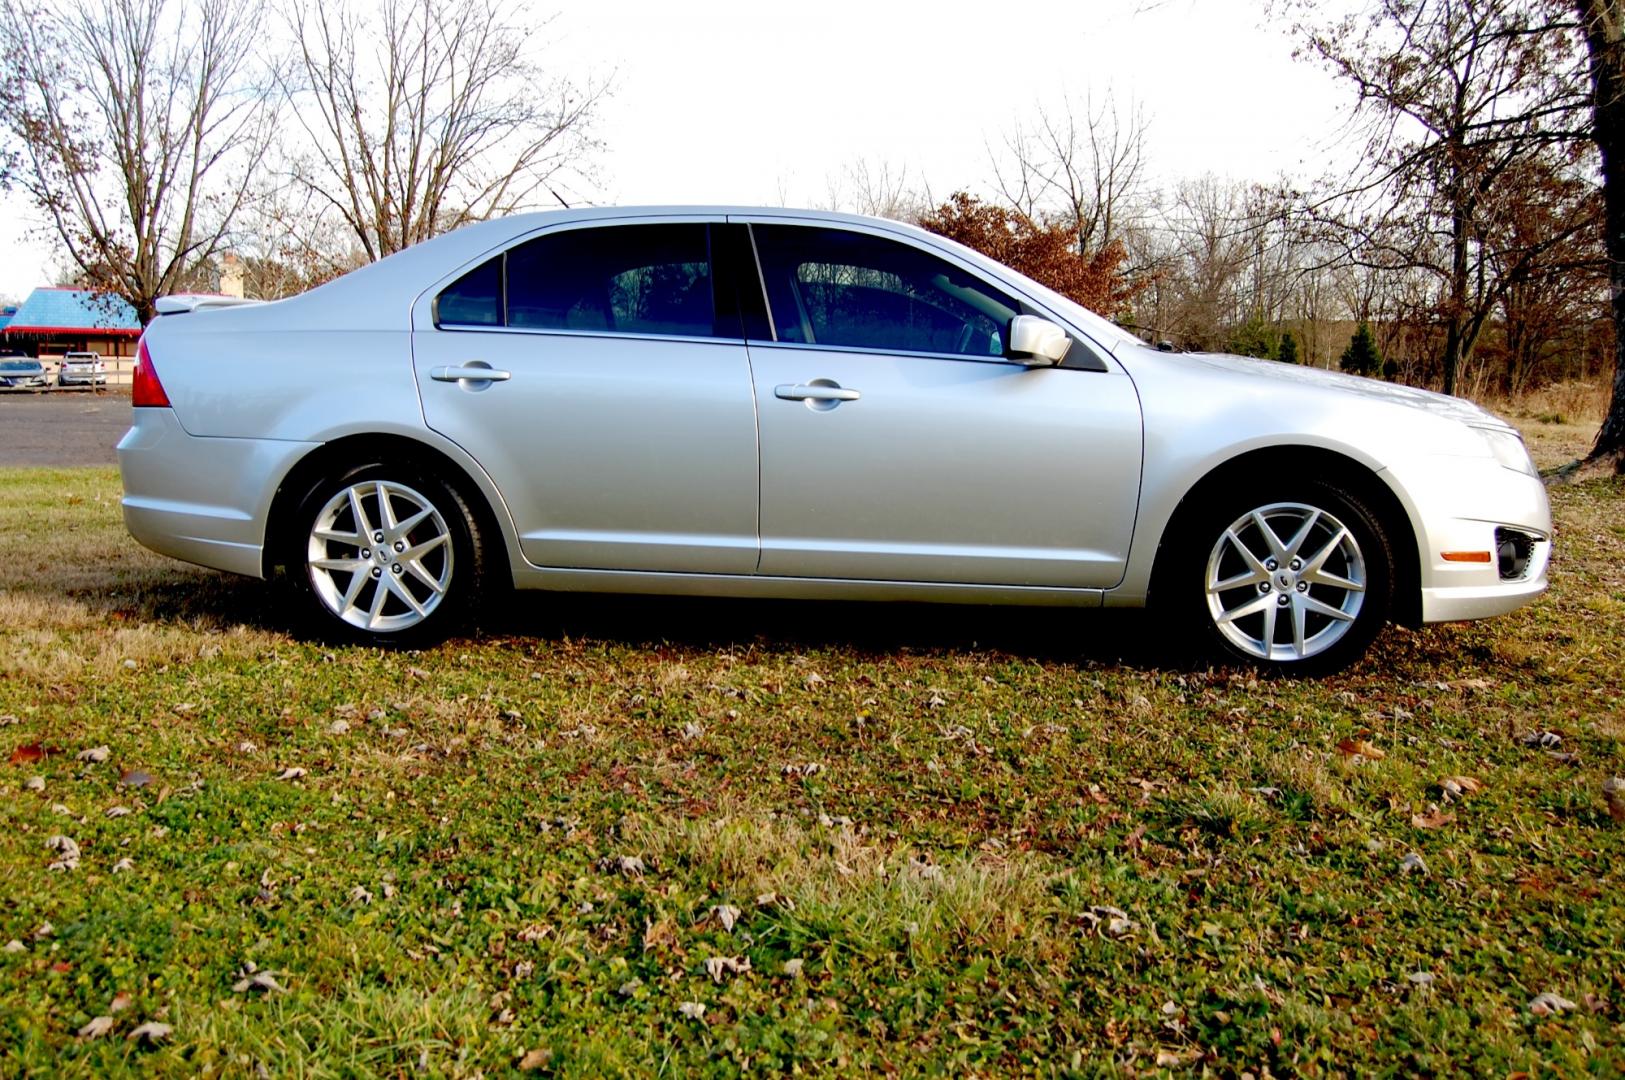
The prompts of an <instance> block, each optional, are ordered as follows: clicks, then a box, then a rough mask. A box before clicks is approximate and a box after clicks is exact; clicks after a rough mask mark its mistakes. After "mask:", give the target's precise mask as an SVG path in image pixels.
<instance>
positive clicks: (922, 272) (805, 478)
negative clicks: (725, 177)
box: [750, 220, 1141, 588]
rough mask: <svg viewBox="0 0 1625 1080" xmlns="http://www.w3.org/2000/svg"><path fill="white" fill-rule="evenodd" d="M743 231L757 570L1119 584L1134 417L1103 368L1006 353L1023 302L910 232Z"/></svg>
mask: <svg viewBox="0 0 1625 1080" xmlns="http://www.w3.org/2000/svg"><path fill="white" fill-rule="evenodd" d="M752 237H753V240H754V248H755V251H756V253H757V256H758V261H759V264H760V271H761V275H762V281H763V289H764V292H765V295H766V298H767V306H768V309H769V311H770V313H771V316H772V326H771V328H770V331H769V335H767V336H769V337H771V340H753V341H751V342H750V354H751V364H752V369H753V372H754V377H755V383H756V407H757V412H758V416H759V424H760V428H761V460H762V466H761V471H762V475H761V490H762V499H761V536H762V557H761V563H760V570H759V572H760V573H762V574H767V575H783V576H794V577H816V578H852V579H865V580H898V581H924V582H963V583H975V584H995V585H1027V586H1048V587H1080V588H1107V587H1110V586H1113V585H1116V584H1117V583H1118V582H1119V581H1120V580H1121V579H1122V576H1123V571H1124V565H1125V563H1126V561H1127V557H1128V549H1129V541H1130V539H1131V537H1132V535H1133V530H1134V515H1135V510H1136V506H1137V501H1138V495H1139V482H1140V459H1141V428H1140V408H1139V400H1138V397H1137V396H1136V394H1135V391H1134V387H1133V384H1132V383H1131V381H1130V380H1129V378H1128V377H1127V376H1126V375H1125V374H1123V372H1122V371H1121V370H1120V369H1119V368H1117V367H1116V365H1115V364H1107V363H1106V362H1105V361H1103V360H1101V359H1100V358H1099V357H1097V356H1094V355H1093V354H1085V353H1084V352H1081V351H1080V352H1078V353H1076V354H1075V355H1071V356H1069V362H1072V363H1073V364H1075V366H1063V367H1027V366H1023V365H1022V364H1020V363H1017V362H1015V361H1012V360H1009V359H1006V357H1005V355H1004V354H1005V350H1006V339H1007V334H1008V330H1009V323H1010V320H1011V318H1013V317H1014V316H1015V315H1017V314H1021V313H1032V312H1033V310H1034V309H1033V308H1032V306H1031V305H1029V304H1025V303H1023V302H1021V301H1020V300H1018V299H1017V298H1015V297H1013V296H1012V295H1010V294H1009V292H1007V291H1006V290H1004V289H1001V288H1000V287H999V286H997V285H996V284H994V283H991V282H989V281H988V280H986V279H985V277H983V276H981V275H980V274H978V273H975V272H972V271H971V270H970V269H969V268H968V267H966V266H963V265H960V264H957V263H955V262H953V261H951V260H950V259H949V258H948V257H946V256H945V255H944V254H942V253H938V252H934V251H932V250H929V249H927V248H926V247H925V246H923V245H921V244H918V243H916V242H913V241H911V240H905V239H903V238H901V237H897V236H893V235H887V234H884V233H882V232H880V231H878V230H874V229H866V228H862V227H859V226H844V225H843V226H841V227H831V226H829V225H828V224H824V225H814V224H787V223H784V222H782V221H777V222H775V221H769V220H762V221H757V222H754V223H753V224H752ZM1072 349H1074V350H1085V349H1087V346H1085V345H1084V344H1083V343H1082V342H1081V341H1075V342H1074V344H1073V346H1072ZM1078 361H1084V363H1081V364H1079V363H1077V362H1078ZM1100 369H1105V370H1100Z"/></svg>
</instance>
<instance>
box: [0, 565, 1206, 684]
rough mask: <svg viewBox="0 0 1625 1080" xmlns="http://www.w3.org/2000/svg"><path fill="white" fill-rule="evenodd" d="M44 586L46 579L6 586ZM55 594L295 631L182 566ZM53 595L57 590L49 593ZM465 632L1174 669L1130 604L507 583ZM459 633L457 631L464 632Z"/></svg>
mask: <svg viewBox="0 0 1625 1080" xmlns="http://www.w3.org/2000/svg"><path fill="white" fill-rule="evenodd" d="M17 584H18V585H20V586H21V588H22V589H23V590H25V591H33V592H40V591H46V585H45V583H35V584H33V585H30V584H26V583H20V582H19V583H17ZM62 584H66V585H67V588H66V589H65V590H63V591H65V592H66V593H67V595H68V596H69V597H70V598H72V599H73V600H74V601H76V602H77V603H80V604H83V605H84V606H85V608H86V609H87V610H88V611H89V612H91V613H92V614H97V615H102V616H104V617H106V618H108V619H109V620H112V621H116V622H120V623H126V624H127V623H131V622H152V623H170V624H175V623H180V624H185V625H187V626H190V627H193V628H196V629H198V630H202V631H210V630H214V631H224V630H229V629H231V628H233V627H236V626H247V627H250V628H253V629H256V630H261V631H265V632H268V633H273V634H279V635H287V636H291V637H295V638H300V637H303V636H305V633H304V630H303V627H302V623H301V620H300V619H299V617H298V613H297V611H296V609H295V608H294V606H293V599H292V597H291V594H290V590H289V589H288V587H287V584H286V582H285V581H284V580H282V579H281V578H280V577H279V578H275V579H272V580H267V581H260V580H255V579H252V578H241V577H234V576H232V575H228V574H217V573H214V572H211V571H206V570H191V569H184V568H175V569H172V570H171V569H169V568H164V569H162V570H155V571H147V572H143V573H139V574H125V575H118V574H107V575H105V576H104V574H94V575H91V576H89V577H88V578H81V579H80V580H78V581H75V582H72V583H58V586H59V588H60V586H61V585H62ZM59 595H60V593H59ZM476 622H477V624H478V625H477V630H476V631H475V633H474V635H473V638H472V640H473V641H475V642H478V641H480V640H482V639H484V640H487V641H491V640H495V639H500V638H512V637H520V638H527V639H532V640H536V641H546V640H558V639H562V638H569V639H571V640H573V641H577V642H581V641H597V642H602V643H605V644H619V645H623V646H628V647H632V648H647V649H653V648H661V647H672V646H680V647H686V648H695V649H722V648H746V647H749V648H755V649H769V650H777V651H804V650H808V649H844V650H848V651H852V652H855V653H859V654H869V655H877V656H878V655H889V654H895V653H920V654H953V653H1004V654H1009V655H1012V656H1017V657H1023V658H1027V659H1032V660H1035V661H1045V662H1051V663H1055V662H1065V663H1089V662H1093V663H1099V664H1113V665H1116V664H1121V665H1127V666H1131V667H1136V668H1169V669H1172V668H1178V667H1181V666H1182V661H1181V659H1180V657H1179V656H1178V655H1176V653H1175V651H1174V650H1172V649H1171V648H1170V647H1169V645H1168V643H1167V641H1166V636H1167V635H1166V634H1164V633H1159V631H1158V629H1157V627H1156V626H1155V625H1154V620H1153V619H1152V617H1151V616H1150V615H1148V614H1147V613H1145V612H1141V611H1100V610H1080V609H1075V608H1043V607H1029V608H1022V607H992V606H986V605H951V604H913V603H863V602H857V601H808V600H801V601H793V600H740V599H713V598H690V597H655V596H649V597H646V596H624V595H593V594H582V593H545V592H531V591H524V592H517V593H514V594H511V595H510V596H508V597H506V598H501V599H498V600H496V601H494V602H492V603H489V604H488V605H486V606H485V607H484V608H483V609H482V610H481V611H480V612H479V615H478V618H477V620H476ZM464 640H465V641H466V640H468V639H464Z"/></svg>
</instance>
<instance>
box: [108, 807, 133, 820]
mask: <svg viewBox="0 0 1625 1080" xmlns="http://www.w3.org/2000/svg"><path fill="white" fill-rule="evenodd" d="M131 813H132V811H131V810H130V808H129V807H128V806H109V807H108V808H107V816H108V817H110V818H121V817H129V816H130V814H131Z"/></svg>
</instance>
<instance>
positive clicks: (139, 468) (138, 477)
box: [118, 408, 318, 577]
mask: <svg viewBox="0 0 1625 1080" xmlns="http://www.w3.org/2000/svg"><path fill="white" fill-rule="evenodd" d="M132 411H133V413H134V419H133V422H132V424H131V426H130V430H129V431H127V432H125V434H124V438H122V439H120V440H119V444H118V457H119V471H120V472H121V473H122V474H123V478H124V498H123V500H122V505H123V508H124V524H125V527H126V528H128V529H129V530H130V535H131V536H133V537H135V539H136V540H137V541H138V542H140V544H141V545H142V546H143V547H147V548H151V549H152V550H153V551H156V552H158V553H159V554H160V555H168V556H169V557H171V558H174V559H180V560H181V561H183V562H189V563H196V564H197V565H199V566H208V567H212V568H214V569H216V570H225V571H228V572H230V573H233V574H245V575H247V576H249V577H262V576H263V575H264V560H263V553H264V547H265V520H266V517H267V515H268V514H269V512H270V508H271V500H272V498H273V496H275V494H276V487H277V484H278V483H279V482H280V480H281V478H282V477H283V476H285V475H287V472H288V470H289V469H290V468H292V467H293V464H294V462H296V461H298V460H299V459H300V458H301V457H303V456H304V455H305V454H307V453H309V452H310V450H312V449H314V448H315V447H316V446H317V445H318V444H316V443H305V442H287V441H283V440H277V439H221V438H203V437H199V436H195V435H188V434H187V433H186V431H185V430H184V429H183V428H182V427H181V425H180V422H179V421H178V420H176V419H175V413H174V412H173V410H170V409H153V408H141V409H134V410H132Z"/></svg>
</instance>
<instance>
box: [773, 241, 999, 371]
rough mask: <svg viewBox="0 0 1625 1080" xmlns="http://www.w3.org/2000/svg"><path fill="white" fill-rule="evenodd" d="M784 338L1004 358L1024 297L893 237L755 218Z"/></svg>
mask: <svg viewBox="0 0 1625 1080" xmlns="http://www.w3.org/2000/svg"><path fill="white" fill-rule="evenodd" d="M752 229H753V231H754V233H755V236H756V247H757V252H758V254H759V256H760V258H761V265H762V276H763V279H764V281H765V282H766V285H767V296H768V302H769V304H770V305H771V308H772V312H773V324H774V328H775V330H777V332H778V340H780V341H795V342H801V343H804V344H809V345H815V344H816V345H837V346H849V347H853V348H863V349H876V350H881V351H887V352H932V353H949V354H953V355H960V356H977V357H993V356H1003V355H1004V351H1005V340H1004V339H1005V334H1006V333H1007V332H1008V329H1009V326H1010V320H1011V319H1012V318H1014V317H1015V316H1016V315H1017V314H1019V312H1020V307H1019V305H1018V304H1017V303H1016V301H1014V300H1012V299H1011V298H1009V297H1008V296H1005V295H1004V294H1002V293H999V292H997V291H995V290H994V289H992V288H990V287H989V286H988V285H987V284H986V283H984V282H982V281H981V280H979V279H977V278H975V277H972V276H971V275H969V274H967V273H965V272H964V271H962V270H960V269H959V268H958V267H955V266H953V265H952V264H951V263H948V262H946V261H944V260H942V259H939V258H937V257H936V256H934V255H930V254H928V253H926V252H923V251H920V250H918V249H917V248H913V247H910V246H908V245H907V244H900V243H898V242H896V241H893V240H886V239H883V238H880V237H875V236H867V235H865V234H863V233H854V232H846V231H845V230H842V229H825V228H816V227H809V226H804V225H755V226H752Z"/></svg>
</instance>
